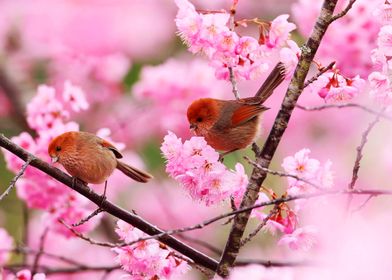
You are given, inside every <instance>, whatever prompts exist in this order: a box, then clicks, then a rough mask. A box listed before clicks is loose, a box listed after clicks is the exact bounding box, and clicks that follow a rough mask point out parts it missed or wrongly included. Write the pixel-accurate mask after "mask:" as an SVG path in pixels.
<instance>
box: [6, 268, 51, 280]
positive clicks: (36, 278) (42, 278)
mask: <svg viewBox="0 0 392 280" xmlns="http://www.w3.org/2000/svg"><path fill="white" fill-rule="evenodd" d="M5 280H46V275H45V274H44V273H36V274H34V275H31V271H30V270H28V269H23V270H21V271H18V272H17V273H16V277H15V276H14V275H8V276H7V277H6V278H5Z"/></svg>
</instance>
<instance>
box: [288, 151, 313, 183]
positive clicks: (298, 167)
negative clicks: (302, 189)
mask: <svg viewBox="0 0 392 280" xmlns="http://www.w3.org/2000/svg"><path fill="white" fill-rule="evenodd" d="M309 154H310V150H309V149H302V150H300V151H299V152H297V153H295V155H294V156H289V157H286V158H285V159H284V160H283V163H282V167H283V168H284V170H285V171H286V172H287V173H289V174H292V175H297V176H300V177H302V178H304V179H306V178H312V177H314V175H315V173H316V171H317V170H318V169H319V167H320V162H319V161H318V160H316V159H312V158H309ZM292 179H293V180H296V179H294V178H288V180H289V181H292Z"/></svg>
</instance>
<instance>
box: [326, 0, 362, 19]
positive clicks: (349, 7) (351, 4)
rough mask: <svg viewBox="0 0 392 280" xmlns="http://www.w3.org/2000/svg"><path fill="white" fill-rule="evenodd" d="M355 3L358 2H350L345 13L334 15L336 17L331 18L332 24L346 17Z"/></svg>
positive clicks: (351, 0) (353, 0)
mask: <svg viewBox="0 0 392 280" xmlns="http://www.w3.org/2000/svg"><path fill="white" fill-rule="evenodd" d="M355 1H356V0H350V2H349V3H348V4H347V6H346V8H344V10H343V11H341V12H340V13H338V14H336V15H334V16H333V17H332V18H331V21H330V23H332V22H334V21H335V20H337V19H339V18H341V17H344V16H345V15H346V14H347V13H348V11H349V10H350V9H351V8H352V7H353V5H354V3H355Z"/></svg>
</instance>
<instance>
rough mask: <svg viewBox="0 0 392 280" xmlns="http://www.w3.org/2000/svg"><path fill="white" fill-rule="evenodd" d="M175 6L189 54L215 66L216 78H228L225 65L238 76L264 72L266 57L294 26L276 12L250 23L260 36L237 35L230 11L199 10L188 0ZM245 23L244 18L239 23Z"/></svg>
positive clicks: (280, 43)
mask: <svg viewBox="0 0 392 280" xmlns="http://www.w3.org/2000/svg"><path fill="white" fill-rule="evenodd" d="M176 4H177V6H178V8H179V10H178V13H177V17H176V24H177V28H178V31H179V34H180V37H181V38H182V39H183V41H184V42H185V44H186V45H187V46H188V47H189V51H191V52H192V53H203V54H205V55H206V56H207V57H208V58H209V59H210V60H211V65H212V66H213V67H214V68H215V76H216V77H217V78H218V79H222V80H229V78H230V73H229V67H231V68H232V70H233V73H234V76H235V77H236V78H239V79H245V80H251V79H255V78H257V77H259V76H260V74H262V73H263V72H265V71H267V70H268V68H269V66H268V63H267V62H266V58H267V57H269V56H271V52H272V51H273V50H276V49H279V48H281V47H283V46H284V45H285V44H286V42H287V40H288V39H289V37H290V32H291V31H293V30H294V29H295V28H296V26H295V24H293V23H289V22H288V21H287V19H288V17H289V16H288V15H280V16H278V17H277V18H275V19H274V20H273V21H272V22H270V23H267V22H262V21H260V20H254V21H253V22H254V23H256V24H258V25H259V27H260V39H259V41H257V40H256V39H255V38H253V37H250V36H240V35H238V34H237V33H236V32H235V31H234V30H232V29H231V27H230V26H229V25H230V23H229V22H230V14H229V13H228V12H227V11H225V10H221V11H218V12H206V13H199V12H198V11H196V9H195V7H194V6H193V5H192V4H191V3H190V2H189V1H188V0H176ZM243 25H246V21H245V22H244V23H243Z"/></svg>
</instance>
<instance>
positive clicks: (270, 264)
mask: <svg viewBox="0 0 392 280" xmlns="http://www.w3.org/2000/svg"><path fill="white" fill-rule="evenodd" d="M250 264H257V265H262V266H265V267H299V266H314V265H317V263H313V262H310V261H302V262H288V261H264V260H239V261H237V262H235V264H234V265H235V266H246V265H250Z"/></svg>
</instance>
